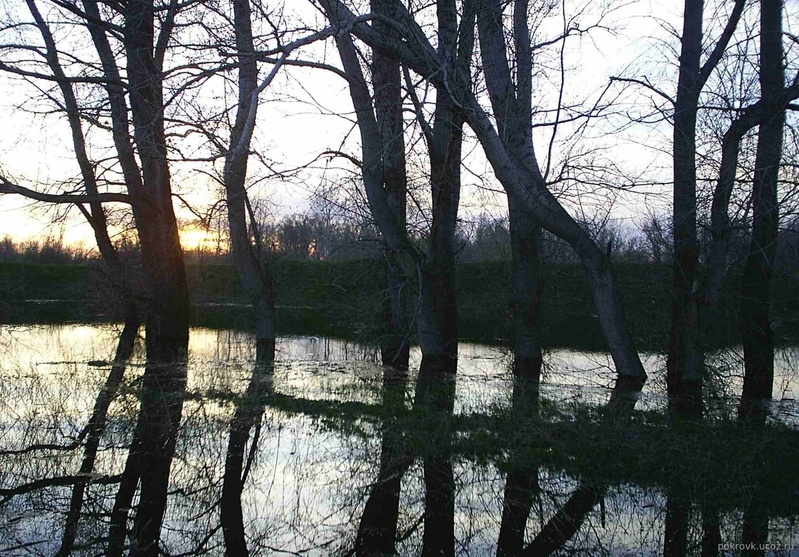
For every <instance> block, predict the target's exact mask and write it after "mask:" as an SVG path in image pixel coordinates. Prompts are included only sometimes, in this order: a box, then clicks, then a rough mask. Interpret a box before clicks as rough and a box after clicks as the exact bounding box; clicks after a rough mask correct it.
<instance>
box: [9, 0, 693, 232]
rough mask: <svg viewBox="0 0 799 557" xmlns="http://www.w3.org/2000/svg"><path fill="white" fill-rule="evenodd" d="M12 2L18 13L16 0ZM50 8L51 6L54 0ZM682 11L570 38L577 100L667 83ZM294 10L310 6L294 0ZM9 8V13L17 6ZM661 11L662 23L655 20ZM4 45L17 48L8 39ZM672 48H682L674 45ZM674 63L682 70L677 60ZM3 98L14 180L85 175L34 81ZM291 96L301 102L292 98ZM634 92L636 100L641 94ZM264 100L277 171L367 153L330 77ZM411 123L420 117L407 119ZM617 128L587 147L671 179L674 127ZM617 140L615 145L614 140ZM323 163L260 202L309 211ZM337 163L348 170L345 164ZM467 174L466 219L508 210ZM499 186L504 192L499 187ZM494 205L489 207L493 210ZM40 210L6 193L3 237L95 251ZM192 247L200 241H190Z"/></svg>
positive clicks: (659, 6)
mask: <svg viewBox="0 0 799 557" xmlns="http://www.w3.org/2000/svg"><path fill="white" fill-rule="evenodd" d="M11 1H12V4H11V5H12V6H13V2H15V1H16V0H11ZM596 4H598V3H596ZM41 5H42V6H44V2H42V3H41ZM677 5H678V4H677V3H674V4H671V3H668V2H666V3H662V2H661V3H652V2H650V1H648V0H646V1H632V2H627V3H625V4H624V5H623V7H622V8H621V9H620V10H619V11H618V12H616V13H615V14H614V15H613V16H611V18H610V19H609V20H608V21H609V22H610V23H611V24H612V26H613V27H614V29H615V31H616V33H615V34H611V33H608V32H605V31H601V30H599V31H596V32H594V33H593V34H592V35H591V36H590V37H583V38H574V39H570V42H569V47H568V49H567V50H566V52H565V57H566V66H567V68H569V69H570V70H571V71H570V72H569V73H568V74H567V78H566V79H567V87H566V89H567V91H568V95H567V98H568V97H571V99H576V98H581V97H585V98H595V92H596V91H599V90H601V89H602V88H603V87H604V85H605V84H606V83H607V81H608V79H609V77H610V76H611V75H619V74H620V73H622V72H624V71H625V68H627V67H628V66H629V65H630V64H633V65H634V66H635V67H637V68H638V70H637V71H631V70H629V69H628V70H627V71H626V75H634V76H639V75H641V73H642V72H643V73H647V74H650V75H652V76H653V77H654V78H657V77H658V74H659V73H661V72H663V71H664V68H666V70H665V71H668V66H667V64H666V63H665V62H666V57H667V56H668V54H667V53H666V52H665V47H664V46H663V40H667V39H668V36H667V33H666V32H665V31H664V29H663V27H662V25H661V23H662V22H663V21H666V22H668V23H670V24H671V25H673V26H676V27H679V22H680V12H679V10H678V9H677V8H676V7H675V6H677ZM292 6H300V4H299V3H296V2H292ZM4 7H5V8H6V9H9V5H8V4H6V5H5V6H4ZM16 7H19V6H18V5H17V6H16ZM306 9H307V8H306ZM303 11H304V10H303ZM1 13H2V11H0V14H1ZM305 13H308V12H305ZM652 14H654V15H655V17H649V16H650V15H652ZM588 23H589V21H580V24H581V25H583V26H584V25H587V24H588ZM550 25H551V28H552V30H553V33H554V32H556V31H557V29H558V28H559V27H558V26H560V25H561V23H560V17H559V16H558V17H556V18H554V20H553V21H552V22H551V23H550ZM0 37H2V35H0ZM0 41H2V42H8V41H7V40H5V39H0ZM671 44H672V45H673V44H674V40H672V41H671ZM309 56H310V57H314V58H315V59H320V58H322V57H324V58H325V60H326V61H327V62H328V63H332V64H335V65H338V64H339V63H338V58H337V56H336V55H335V48H333V47H332V45H331V43H330V42H328V43H327V44H324V45H321V44H318V45H315V46H313V47H310V48H308V49H307V50H306V51H305V52H303V53H300V54H297V55H295V56H294V57H300V58H306V57H309ZM658 60H659V62H658ZM647 61H650V62H649V63H648V62H647ZM668 61H669V62H671V63H674V60H668ZM267 71H268V68H267V67H264V68H263V69H262V75H263V74H265V73H266V72H267ZM663 89H665V90H666V91H668V92H671V91H673V89H674V83H666V84H664V85H663ZM543 91H544V93H543V97H542V98H540V99H538V100H539V101H540V102H541V104H542V105H544V106H546V107H551V106H554V104H555V103H554V98H555V97H554V95H555V93H556V91H557V88H556V84H550V85H549V86H548V87H546V88H545V89H543ZM0 92H2V95H0V114H3V115H5V122H4V124H5V125H4V133H3V134H2V135H0V169H2V171H3V172H5V173H6V175H7V176H9V177H12V178H14V179H17V180H19V181H20V183H24V184H26V185H29V186H31V187H33V186H34V185H36V184H46V183H50V182H53V181H57V180H60V179H62V178H65V177H67V176H75V175H77V174H78V172H77V165H76V164H75V162H74V159H73V158H72V152H71V141H70V137H69V131H68V127H67V125H66V122H65V121H64V119H63V118H61V117H60V116H58V115H47V116H44V115H34V114H31V113H29V112H23V111H21V110H19V108H18V107H19V106H21V105H25V104H26V103H27V99H28V96H29V95H31V94H32V93H33V92H34V89H33V88H32V86H31V85H30V84H26V83H24V82H22V81H21V80H20V79H19V78H11V77H10V76H8V75H7V74H3V73H0ZM289 95H291V96H293V97H296V98H295V99H291V98H288V97H289ZM631 95H633V96H634V94H633V93H631ZM630 98H631V97H630V96H628V97H626V100H627V101H629V100H630ZM261 99H262V104H261V107H260V110H259V117H258V125H257V130H256V136H255V141H256V146H257V148H258V150H259V151H260V152H261V153H262V154H263V155H264V157H265V158H267V159H269V160H270V161H272V163H273V165H274V167H275V168H276V169H281V170H287V169H290V168H293V167H297V166H300V165H302V164H306V163H308V162H310V161H311V160H313V159H314V158H315V157H317V156H318V155H319V153H321V152H323V151H326V150H330V149H333V150H339V149H343V150H345V151H347V152H349V153H351V154H353V155H356V156H357V155H358V154H359V149H358V144H357V138H358V135H357V130H354V131H353V130H352V123H351V120H352V118H351V115H350V114H349V113H350V112H351V110H352V108H351V104H350V100H349V94H348V91H347V89H346V85H345V83H344V81H343V80H342V79H341V78H339V77H337V76H335V75H333V74H331V73H329V72H324V71H321V70H310V69H305V68H292V67H284V68H283V69H282V70H281V74H280V75H279V77H278V78H277V79H276V80H275V82H274V83H273V84H272V86H271V87H270V89H269V90H267V91H266V92H264V93H263V94H262V96H261ZM27 106H30V105H29V104H27ZM38 108H44V105H42V104H39V105H38ZM341 115H344V117H341ZM406 119H410V118H409V117H408V116H406ZM548 119H551V116H550V117H549V118H548ZM608 125H609V124H603V125H602V126H603V127H600V128H597V129H596V130H594V131H592V132H591V134H592V136H593V137H594V138H593V139H589V140H588V141H587V143H589V145H590V146H591V147H596V146H598V145H600V144H602V143H603V142H604V143H605V144H606V145H608V146H609V147H608V149H609V150H608V152H607V154H606V155H605V156H606V157H607V158H610V159H612V160H614V161H615V162H616V164H618V165H620V166H623V167H625V168H626V169H628V170H629V171H631V172H643V171H645V170H646V174H647V176H648V177H650V178H651V176H658V179H664V177H665V179H667V178H668V174H669V173H670V170H669V167H668V162H669V161H668V157H667V156H665V155H664V153H663V149H664V147H667V146H668V134H669V127H668V125H665V126H664V125H661V126H659V127H651V128H641V129H637V130H634V131H633V132H632V133H631V132H626V133H623V134H622V133H614V134H613V135H612V136H610V137H604V134H606V132H607V130H608V129H609V128H608ZM348 132H352V133H350V140H349V141H348V142H346V143H344V144H343V146H342V142H344V138H345V136H346V134H347V133H348ZM568 133H569V127H568V126H563V127H562V128H561V133H560V134H559V139H562V140H563V141H564V142H566V143H568V137H566V136H567V135H568ZM603 137H604V139H603ZM535 139H536V144H537V148H538V158H539V161H540V162H543V161H544V160H545V158H546V152H547V148H548V143H549V131H548V128H547V129H544V128H539V129H538V130H537V131H536V136H535ZM611 139H612V141H613V144H612V145H611V144H610V143H609V142H610V140H611ZM586 148H587V147H586ZM466 151H468V152H472V153H473V155H471V156H470V157H469V159H468V160H465V161H464V163H465V165H466V166H467V167H468V169H469V171H470V172H473V173H475V174H477V175H488V176H489V182H490V168H488V165H487V164H486V162H485V158H484V157H483V155H482V152H481V151H480V149H479V148H477V149H472V148H470V147H467V148H466ZM322 166H323V163H322V162H318V163H317V164H316V165H315V167H314V168H310V169H309V170H307V171H305V172H303V173H301V174H300V175H298V176H296V177H294V178H292V179H290V180H287V181H282V180H278V179H271V180H266V181H265V182H264V183H263V184H261V185H260V186H258V189H257V196H260V197H265V198H268V201H269V203H270V205H273V206H274V207H275V211H276V213H277V214H290V213H295V212H301V211H303V210H305V209H306V208H307V203H308V197H309V193H310V192H311V191H313V190H314V189H315V188H316V187H317V186H318V185H319V184H320V183H321V180H322V169H321V167H322ZM333 166H337V167H346V166H348V165H347V163H345V162H344V161H341V160H339V161H335V162H334V163H333ZM175 167H176V170H175V172H174V176H175V184H174V187H175V190H176V191H178V192H180V193H182V194H185V196H186V198H187V199H188V200H190V202H191V203H192V204H195V205H196V206H197V207H198V208H199V209H201V210H202V209H203V208H204V207H207V206H208V205H210V204H212V203H213V202H214V201H215V200H216V195H217V193H218V189H217V188H216V187H215V186H213V184H212V183H211V181H210V180H209V179H208V178H207V177H206V176H205V175H203V174H201V173H199V172H197V170H196V169H197V168H199V167H202V165H201V164H199V165H198V164H192V165H187V164H185V163H181V164H176V165H175ZM251 168H252V169H253V170H254V172H252V173H251V174H253V175H254V176H255V175H260V176H263V175H264V174H265V173H266V170H265V169H263V168H257V166H256V165H254V164H251ZM463 176H464V193H463V196H462V199H463V206H464V209H463V212H464V214H469V213H471V214H476V213H479V212H481V211H482V210H483V209H484V208H485V209H486V210H488V212H490V213H492V214H497V213H499V212H501V211H502V210H503V209H502V208H501V207H502V206H503V205H504V201H503V200H502V199H501V197H500V196H496V195H493V194H490V193H486V192H480V191H478V190H477V188H476V187H475V184H476V183H477V182H478V180H477V179H476V178H473V177H472V176H471V175H470V173H469V172H464V173H463ZM490 185H491V187H493V188H496V189H500V187H499V185H498V184H490ZM662 193H668V192H666V191H663V192H662ZM485 204H488V206H485V207H484V205H485ZM30 206H31V204H30V202H27V201H23V200H21V199H19V198H15V197H14V196H8V195H5V196H0V211H2V215H3V218H2V219H0V238H2V237H3V236H6V235H8V236H11V237H13V238H14V239H16V240H23V239H28V238H37V239H41V238H43V237H45V236H47V235H55V236H58V235H61V234H63V238H64V240H65V241H66V242H80V241H83V242H84V243H85V244H87V245H88V246H92V245H93V241H92V239H91V235H90V232H89V229H88V226H87V225H85V224H83V223H82V218H81V217H80V215H79V213H78V212H77V211H72V213H73V214H74V218H70V219H67V220H65V221H63V222H61V223H58V224H57V225H55V226H54V225H52V224H51V223H50V219H49V218H48V216H47V214H45V213H46V212H45V211H42V210H35V211H31V210H30ZM176 206H178V207H179V215H180V217H181V218H182V219H183V220H184V222H189V221H191V220H192V219H193V218H194V217H193V216H192V215H191V213H189V212H188V211H186V210H185V209H183V208H182V207H181V203H180V202H176ZM647 206H661V207H662V206H663V204H662V202H659V201H658V200H657V198H656V197H652V198H648V199H646V200H645V199H644V198H642V197H641V196H638V195H635V196H621V197H620V198H619V199H618V200H617V203H616V205H615V206H614V216H616V217H618V218H625V219H634V218H635V216H636V215H637V214H641V213H642V212H644V211H645V210H646V207H647ZM589 210H590V209H589ZM195 236H196V235H195ZM186 240H187V243H191V240H189V238H186ZM187 247H189V246H187Z"/></svg>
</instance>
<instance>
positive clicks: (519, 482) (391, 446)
mask: <svg viewBox="0 0 799 557" xmlns="http://www.w3.org/2000/svg"><path fill="white" fill-rule="evenodd" d="M118 333H119V331H118V330H117V328H115V327H111V326H105V325H59V326H14V327H11V326H6V327H0V350H2V353H3V358H2V363H0V555H53V554H55V552H56V551H57V550H58V548H59V546H60V545H61V540H62V536H63V532H64V524H65V521H66V517H67V513H68V511H69V509H70V505H71V502H70V498H71V495H72V490H73V485H74V484H75V483H76V482H78V481H85V480H86V477H87V476H88V477H89V478H90V480H91V483H88V485H87V488H86V491H85V494H84V496H83V505H82V511H81V515H80V519H79V521H78V529H77V535H76V541H75V544H74V550H73V554H75V555H102V554H103V553H104V551H105V549H104V548H105V547H106V543H107V536H108V531H109V521H110V513H111V509H112V507H113V504H114V497H115V494H116V493H117V490H118V486H119V475H120V474H121V473H122V470H123V468H124V465H125V459H126V457H127V452H128V447H129V444H130V442H131V441H130V440H131V437H132V435H133V429H134V426H135V423H136V420H137V415H138V408H139V401H138V398H137V393H138V382H139V379H140V377H141V374H142V371H143V368H142V364H143V362H142V361H141V356H140V355H137V356H135V357H134V359H133V361H132V363H131V365H130V366H129V367H128V369H127V371H126V375H125V378H124V380H123V382H122V385H121V387H120V391H119V394H118V396H117V397H116V398H115V399H114V401H113V403H112V404H111V406H110V409H109V414H108V423H107V427H106V428H105V430H104V432H103V434H102V436H101V437H100V443H99V448H98V452H97V458H96V461H95V463H94V465H93V467H92V468H93V469H92V471H91V472H90V473H89V474H87V475H84V476H80V477H78V476H77V472H78V470H79V469H80V467H81V462H82V459H83V457H84V451H85V444H86V436H85V435H83V436H81V432H82V431H83V430H84V428H85V426H86V423H87V421H88V419H89V416H90V415H91V414H92V409H93V407H94V406H95V403H96V399H97V397H98V394H99V393H100V391H101V389H102V387H103V384H104V382H105V381H106V377H107V376H108V373H109V369H110V364H107V363H106V362H107V361H108V360H110V359H111V358H112V356H113V354H114V349H115V345H116V342H117V336H118ZM377 360H378V358H377V353H376V351H375V350H373V349H370V348H368V347H364V346H359V345H355V344H352V343H347V342H344V341H337V340H331V339H324V338H315V337H296V338H284V339H281V340H280V341H279V343H278V351H277V363H276V365H275V369H274V372H273V374H272V376H270V377H269V378H267V379H265V380H264V381H265V382H264V390H263V396H261V397H259V398H258V399H257V400H253V399H248V398H246V397H244V396H243V395H244V393H245V392H246V391H247V389H248V385H249V383H250V380H251V377H252V376H253V354H252V351H251V342H250V338H249V337H248V336H247V335H245V334H243V333H240V332H233V331H214V330H209V329H195V330H192V335H191V345H190V357H189V364H188V384H187V399H186V401H185V403H184V407H183V419H182V423H181V427H180V431H179V435H178V440H177V449H176V455H175V458H174V460H173V462H172V468H171V476H170V479H169V495H168V499H167V511H166V516H165V520H164V527H163V529H162V533H161V547H162V550H163V552H164V553H165V554H168V555H194V554H210V555H221V554H224V552H225V542H224V537H223V532H222V526H223V525H222V519H221V516H220V514H221V512H220V509H221V500H222V498H223V490H224V483H225V462H226V458H227V457H228V456H229V455H228V452H229V445H230V443H229V441H230V437H231V431H232V430H235V428H233V429H232V428H231V420H232V419H233V416H234V415H235V414H236V412H237V409H241V408H247V405H248V404H249V405H251V406H252V409H253V412H254V413H255V414H257V415H258V417H259V419H258V420H257V421H256V424H255V426H254V427H253V429H252V430H251V431H250V432H249V435H248V436H247V439H246V443H245V444H244V447H245V448H244V454H243V472H242V475H243V476H244V482H243V487H242V488H241V494H240V501H241V509H242V517H241V520H240V526H243V528H244V532H245V535H246V542H247V546H248V548H249V551H250V553H251V554H254V555H351V554H352V555H354V554H356V549H357V551H358V553H359V554H365V553H368V551H372V552H373V554H376V553H374V552H377V551H378V550H379V549H381V548H383V549H385V550H386V551H390V550H391V549H392V548H394V549H395V550H396V552H397V553H398V554H400V555H420V554H421V555H427V554H429V555H447V554H455V555H496V554H497V552H498V550H499V552H500V554H502V555H516V554H527V555H546V554H551V553H554V554H559V555H575V554H578V555H660V554H663V553H664V552H669V553H670V554H673V555H700V554H701V555H711V554H720V553H723V554H734V555H738V554H747V555H749V554H751V555H756V554H761V555H762V554H766V555H799V524H798V523H797V519H799V433H797V423H799V422H798V421H797V418H799V406H798V405H797V403H796V399H797V398H798V396H797V395H799V377H798V375H799V373H797V370H798V369H799V367H798V366H797V365H796V362H797V361H799V349H797V348H790V349H785V350H783V351H782V352H781V353H780V356H779V358H778V370H779V372H778V377H777V378H776V380H775V390H774V392H775V394H776V398H777V400H776V401H775V403H774V404H772V405H771V406H770V408H769V414H770V417H769V418H768V421H767V424H765V425H762V424H761V425H752V424H741V423H739V422H738V421H737V420H736V419H735V415H736V399H735V396H734V395H735V394H736V393H738V392H740V381H739V378H738V377H737V374H739V362H738V360H737V359H736V355H735V353H734V351H731V352H728V353H724V354H722V353H720V354H717V355H716V356H715V357H714V358H713V365H714V368H715V369H716V373H717V378H716V379H715V381H714V382H713V389H712V391H713V394H714V396H713V398H712V399H711V400H709V401H708V407H709V412H708V418H707V419H706V420H705V421H704V422H703V423H701V424H696V423H694V424H674V423H671V422H670V421H669V420H668V419H667V418H666V416H665V415H664V413H663V410H664V408H665V398H664V396H663V390H664V388H663V381H662V368H663V361H662V358H661V357H660V356H657V355H648V356H646V358H645V361H646V366H647V368H648V371H649V373H650V378H651V379H650V381H649V383H648V384H647V386H646V387H645V390H644V392H643V393H642V394H641V395H640V397H639V400H638V402H637V404H636V409H635V412H634V413H633V415H632V416H627V417H620V416H615V415H613V414H612V413H609V412H607V411H606V410H605V409H604V405H605V404H606V403H607V401H608V399H609V397H610V387H612V385H613V372H612V369H611V367H612V366H611V364H610V362H609V359H608V357H607V356H606V355H605V354H600V353H585V352H571V351H568V350H557V351H553V352H552V353H550V354H549V355H548V358H547V361H548V364H547V370H546V372H545V376H544V383H543V385H542V387H541V390H540V396H535V395H534V394H533V393H530V392H529V391H525V390H524V389H522V388H521V387H520V386H519V385H515V384H514V382H513V379H512V377H511V374H510V372H509V369H510V366H509V364H510V356H509V354H508V353H507V352H506V351H505V350H503V349H501V348H497V347H487V346H481V345H474V344H465V345H462V347H461V353H460V358H459V363H458V366H459V367H458V374H457V376H456V378H455V379H443V380H440V381H439V382H437V383H436V384H434V385H431V384H428V383H424V384H422V383H419V382H418V381H419V378H418V375H417V374H416V373H414V372H413V370H414V369H416V368H418V360H417V361H416V363H415V365H413V364H412V372H411V373H410V374H409V376H407V377H402V376H396V375H395V374H386V373H385V370H384V369H383V368H381V367H380V366H379V365H378V364H377V363H376V362H377ZM136 501H137V499H134V501H133V504H134V507H135V505H136ZM134 514H135V513H131V522H130V523H129V527H130V524H132V518H133V515H134ZM381 544H382V545H381ZM731 544H743V546H744V547H749V548H760V549H763V551H762V552H760V553H758V552H754V553H753V552H748V551H749V550H747V549H744V550H739V548H738V547H735V546H734V545H731ZM792 547H794V548H796V549H792ZM524 552H526V553H524Z"/></svg>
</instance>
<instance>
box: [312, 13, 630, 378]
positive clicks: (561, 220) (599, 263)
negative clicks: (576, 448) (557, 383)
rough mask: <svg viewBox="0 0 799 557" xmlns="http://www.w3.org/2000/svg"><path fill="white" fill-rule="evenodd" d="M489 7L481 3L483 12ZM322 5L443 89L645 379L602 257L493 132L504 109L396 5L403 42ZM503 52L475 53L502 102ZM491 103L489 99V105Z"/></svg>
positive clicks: (616, 353) (525, 161)
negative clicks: (571, 265) (468, 83)
mask: <svg viewBox="0 0 799 557" xmlns="http://www.w3.org/2000/svg"><path fill="white" fill-rule="evenodd" d="M494 4H498V2H497V3H494ZM494 4H492V3H488V4H486V3H481V6H492V5H494ZM327 5H328V6H329V12H330V16H331V20H333V21H334V22H338V24H339V25H340V26H341V27H342V29H343V30H347V29H350V28H351V29H352V32H353V33H354V34H355V35H356V36H357V37H358V38H360V39H361V40H363V41H364V42H365V43H367V44H369V45H370V46H371V47H372V48H375V49H378V50H383V51H385V52H386V53H389V54H391V55H392V56H395V57H397V58H398V59H400V60H402V62H403V63H404V64H406V65H407V66H408V67H409V68H411V69H413V70H414V71H415V72H417V73H418V74H420V75H422V76H423V77H425V78H426V79H428V80H430V82H431V83H433V84H434V85H435V86H436V87H437V88H438V90H439V91H447V93H448V94H449V95H450V96H451V98H452V100H453V102H454V104H455V105H456V106H457V107H458V109H459V111H461V113H462V114H463V117H464V120H465V122H466V123H467V124H468V125H469V126H470V127H471V128H472V129H473V130H474V132H475V134H476V136H477V138H478V140H479V141H480V143H481V145H482V146H483V150H484V151H485V153H486V156H487V157H488V160H489V162H490V163H491V165H492V167H493V169H494V172H495V174H496V176H497V179H498V180H499V181H500V182H501V183H502V185H503V187H504V188H505V189H506V191H507V192H508V193H509V195H513V196H515V197H517V198H518V199H519V200H520V201H521V202H522V203H523V206H524V208H525V210H526V211H528V212H529V214H530V215H532V216H533V217H535V219H536V220H537V221H538V222H540V223H541V225H542V226H543V227H544V228H546V229H548V230H550V231H552V232H553V233H555V234H556V235H558V236H559V237H561V238H564V239H565V240H566V241H567V242H568V243H569V244H570V245H571V246H572V247H573V248H574V249H575V250H576V252H577V253H578V255H579V257H580V260H581V261H582V263H583V266H584V268H585V270H586V273H587V275H588V278H589V283H590V285H591V289H592V293H593V297H594V303H595V305H596V308H597V314H598V316H599V322H600V326H601V328H602V331H603V333H604V334H605V338H606V340H607V343H608V346H609V348H610V351H611V354H612V356H613V359H614V362H615V364H616V369H617V371H618V373H619V375H620V377H623V378H625V379H628V380H631V381H633V382H641V381H642V380H643V379H645V377H646V373H645V372H644V369H643V366H642V365H641V361H640V359H639V357H638V354H637V352H636V350H635V346H634V343H633V340H632V337H631V336H630V331H629V327H628V324H627V318H626V316H625V313H624V309H623V308H622V305H621V299H620V295H619V289H618V285H617V283H616V278H615V275H614V272H613V268H612V265H611V263H610V261H609V258H608V256H607V254H606V253H605V252H604V251H603V250H601V249H600V248H599V247H598V246H597V245H596V244H595V243H594V242H593V241H592V240H591V238H590V237H589V236H588V235H587V234H586V232H585V231H584V230H583V229H582V228H581V227H580V226H579V224H577V222H576V221H575V220H574V218H573V217H572V216H571V215H570V214H569V213H568V212H567V211H566V209H565V208H564V207H563V206H562V205H561V204H560V202H558V200H557V199H556V198H555V197H554V195H553V194H552V193H551V192H550V191H549V190H548V188H547V184H546V180H545V179H544V176H543V174H542V173H541V171H540V168H539V167H538V163H537V161H536V160H535V150H534V148H533V145H532V143H530V144H528V145H526V146H525V149H524V151H525V153H527V155H526V157H525V158H521V157H520V156H519V154H518V148H517V147H516V146H514V145H513V142H515V141H518V140H519V138H518V137H513V138H510V137H507V136H503V135H501V134H500V133H499V132H498V131H497V128H496V127H495V124H494V122H495V121H497V120H501V119H502V115H503V112H502V106H494V107H493V108H494V110H493V114H492V115H489V113H488V112H486V111H485V110H484V109H483V108H482V106H481V105H480V103H479V102H478V100H477V98H476V96H475V95H474V93H472V92H471V91H469V90H467V89H464V88H463V87H460V88H458V87H457V80H455V79H454V77H455V76H452V75H451V74H450V73H448V72H447V71H446V61H445V60H443V59H442V57H441V56H440V55H439V54H438V53H437V52H436V51H435V49H434V48H433V46H432V45H431V44H430V42H429V40H428V39H427V37H426V36H425V33H424V31H423V29H422V28H421V27H420V26H419V24H418V23H417V22H416V21H414V19H413V17H412V16H411V14H410V13H408V11H407V10H406V9H405V8H404V7H403V6H401V5H400V4H399V3H398V2H392V3H391V10H390V12H388V13H386V14H381V17H384V18H387V19H388V20H390V21H391V23H392V25H393V26H395V28H396V29H399V30H400V31H401V32H402V36H403V38H404V40H403V41H397V40H392V39H391V38H390V37H385V36H383V35H381V34H379V33H377V32H375V30H374V29H373V28H372V27H371V26H369V25H366V24H364V23H357V22H356V16H355V15H354V14H353V12H352V11H351V10H350V9H349V8H348V7H347V6H346V5H345V4H344V3H343V2H340V1H337V0H331V1H329V2H327ZM484 13H485V12H484ZM343 32H344V31H343ZM501 46H502V50H500V49H499V48H498V47H499V45H496V47H495V48H481V54H482V59H483V70H484V71H485V72H486V83H487V85H489V88H493V89H494V90H495V91H496V97H497V98H506V97H507V96H508V95H510V94H512V92H513V88H512V85H511V84H512V81H511V78H510V76H511V68H510V66H509V65H508V63H507V59H506V57H505V56H504V43H503V44H502V45H501ZM492 96H495V95H492ZM493 104H494V102H493V101H492V106H493ZM529 137H531V134H530V135H529Z"/></svg>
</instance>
